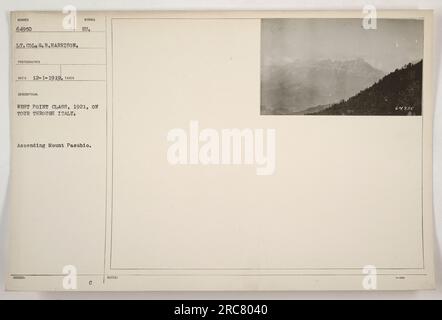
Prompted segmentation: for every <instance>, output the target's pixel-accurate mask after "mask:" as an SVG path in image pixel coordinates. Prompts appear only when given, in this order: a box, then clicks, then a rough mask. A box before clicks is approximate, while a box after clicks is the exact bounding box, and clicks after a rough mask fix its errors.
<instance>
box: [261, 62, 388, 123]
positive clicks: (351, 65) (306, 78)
mask: <svg viewBox="0 0 442 320" xmlns="http://www.w3.org/2000/svg"><path fill="white" fill-rule="evenodd" d="M384 75H385V74H384V73H383V72H382V71H380V70H377V69H375V68H373V67H372V66H371V65H370V64H368V63H367V62H365V61H364V60H362V59H356V60H348V61H332V60H320V61H291V62H288V63H284V64H280V65H268V66H263V68H262V70H261V80H262V85H261V112H262V113H263V114H295V113H299V112H300V111H303V110H306V109H308V108H311V107H316V106H319V105H328V104H330V103H335V102H337V101H340V100H342V99H347V98H350V97H351V96H353V95H355V94H356V93H358V92H359V91H361V90H362V89H365V88H367V87H368V86H370V85H372V84H373V83H375V82H376V81H377V80H379V79H380V78H382V77H383V76H384Z"/></svg>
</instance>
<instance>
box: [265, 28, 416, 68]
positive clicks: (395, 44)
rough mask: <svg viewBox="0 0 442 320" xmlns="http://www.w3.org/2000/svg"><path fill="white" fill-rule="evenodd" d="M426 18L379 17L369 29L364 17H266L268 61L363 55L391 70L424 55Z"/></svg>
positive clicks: (266, 59)
mask: <svg viewBox="0 0 442 320" xmlns="http://www.w3.org/2000/svg"><path fill="white" fill-rule="evenodd" d="M423 28H424V26H423V20H411V19H407V20H397V19H378V21H377V29H376V30H373V29H371V30H365V29H364V28H363V27H362V20H361V19H264V20H262V28H261V32H262V36H261V46H262V59H263V63H264V64H273V63H280V62H282V61H290V60H310V59H320V60H322V59H331V60H351V59H356V58H362V59H364V60H366V61H367V62H368V63H370V64H371V65H372V66H374V67H376V68H378V69H380V70H382V71H384V72H390V71H393V70H394V69H396V68H398V67H402V66H403V65H405V64H407V63H409V62H414V61H417V60H420V59H422V56H423V34H424V33H423Z"/></svg>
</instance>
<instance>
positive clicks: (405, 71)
mask: <svg viewBox="0 0 442 320" xmlns="http://www.w3.org/2000/svg"><path fill="white" fill-rule="evenodd" d="M308 114H318V115H321V114H322V115H421V114H422V60H421V61H420V62H418V63H416V64H411V63H410V64H408V65H406V66H404V67H403V68H402V69H396V70H395V71H393V72H392V73H390V74H388V75H387V76H385V77H384V78H382V79H381V80H380V81H378V82H377V83H375V84H374V85H372V86H371V87H369V88H367V89H365V90H363V91H361V92H360V93H358V94H357V95H355V96H353V97H351V98H349V99H348V100H347V101H342V102H340V103H336V104H333V105H332V106H330V107H329V108H327V109H324V110H321V111H318V112H312V113H308Z"/></svg>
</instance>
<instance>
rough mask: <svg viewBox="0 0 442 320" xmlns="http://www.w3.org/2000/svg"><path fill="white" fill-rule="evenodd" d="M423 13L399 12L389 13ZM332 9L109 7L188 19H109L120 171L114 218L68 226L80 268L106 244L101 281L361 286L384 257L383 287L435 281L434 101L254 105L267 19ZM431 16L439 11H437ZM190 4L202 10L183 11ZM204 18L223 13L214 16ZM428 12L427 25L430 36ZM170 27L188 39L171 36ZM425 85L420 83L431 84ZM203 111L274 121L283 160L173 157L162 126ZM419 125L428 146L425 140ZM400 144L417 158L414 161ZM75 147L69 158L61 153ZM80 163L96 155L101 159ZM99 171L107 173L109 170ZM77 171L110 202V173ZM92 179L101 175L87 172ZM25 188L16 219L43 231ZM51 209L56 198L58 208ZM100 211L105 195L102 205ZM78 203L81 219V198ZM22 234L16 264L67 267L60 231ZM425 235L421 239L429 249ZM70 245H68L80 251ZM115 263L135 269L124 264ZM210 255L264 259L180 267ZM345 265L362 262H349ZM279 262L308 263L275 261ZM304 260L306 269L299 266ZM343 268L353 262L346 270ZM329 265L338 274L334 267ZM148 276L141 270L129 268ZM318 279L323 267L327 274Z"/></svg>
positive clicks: (225, 118)
mask: <svg viewBox="0 0 442 320" xmlns="http://www.w3.org/2000/svg"><path fill="white" fill-rule="evenodd" d="M421 14H422V13H410V12H406V13H389V14H388V16H395V17H408V16H410V15H421ZM335 15H336V14H335V13H321V14H318V13H290V14H289V13H271V14H270V13H259V14H256V13H241V14H239V13H236V14H229V13H224V14H221V13H219V14H216V13H207V14H203V13H201V14H200V13H198V14H196V13H187V14H176V15H175V14H163V15H162V14H161V13H156V14H151V15H148V14H135V13H134V14H108V17H109V16H111V17H115V16H116V17H118V18H123V17H127V18H135V17H139V18H140V17H143V18H144V17H156V18H157V17H163V18H165V17H167V18H171V17H179V18H180V19H172V20H170V19H148V20H144V19H136V20H132V19H131V20H129V19H115V20H113V21H112V19H108V20H107V21H108V22H107V28H108V30H109V29H110V30H111V32H109V35H108V36H107V40H110V41H109V43H112V48H113V50H112V51H111V52H110V51H109V50H108V51H107V58H108V59H109V58H110V61H112V65H111V66H109V65H108V71H111V72H109V74H110V75H109V77H110V78H112V79H111V80H112V81H108V85H107V88H108V92H110V93H108V99H109V100H110V101H111V104H109V105H108V110H107V111H108V113H107V114H108V117H107V121H108V122H107V124H108V130H109V131H108V133H109V132H111V133H112V134H110V135H109V134H108V135H107V143H108V145H107V147H108V148H107V156H108V157H107V159H108V160H107V164H108V166H107V176H108V178H109V176H111V177H112V176H113V178H112V181H113V183H112V184H110V185H109V184H108V188H107V190H108V196H109V195H112V197H108V200H107V201H108V202H107V204H108V210H107V213H106V220H105V221H107V223H106V224H104V226H105V227H106V228H105V229H106V230H103V221H102V220H101V222H99V221H100V218H101V219H102V218H103V216H99V215H98V214H96V215H95V214H94V217H95V218H96V220H93V221H95V222H93V221H92V223H90V224H89V227H90V228H91V232H90V233H88V234H87V235H86V236H85V237H82V238H81V239H80V237H79V236H78V238H75V237H74V238H72V237H71V238H70V239H69V240H67V241H66V242H63V241H62V242H61V244H67V245H73V244H75V245H74V247H75V246H76V245H77V244H84V246H85V247H84V251H82V254H81V256H79V257H78V258H75V259H74V260H75V261H79V262H80V263H84V266H85V267H84V269H83V270H86V269H87V270H88V271H89V270H91V271H90V272H91V273H92V276H97V277H99V273H100V272H101V271H99V270H100V269H102V268H103V263H102V262H100V263H98V261H99V260H100V259H99V258H98V257H100V256H101V259H102V258H103V256H102V255H103V252H105V256H104V258H105V272H106V274H109V275H111V274H118V275H119V280H118V281H114V282H113V283H112V282H109V281H105V284H104V286H103V287H102V288H104V289H105V290H109V289H117V290H118V289H179V288H181V289H242V290H254V289H256V290H258V289H284V290H287V289H321V288H322V289H325V288H329V289H349V288H352V289H361V288H360V282H361V280H360V278H359V275H360V274H361V271H360V268H362V267H363V266H364V265H366V264H374V265H377V266H379V267H380V268H381V269H387V271H386V272H385V274H386V275H388V274H391V276H389V277H386V279H387V280H385V281H384V283H383V288H385V289H410V288H423V287H429V286H431V283H432V280H431V279H432V271H433V270H432V266H431V265H432V255H431V250H432V245H431V242H428V241H427V242H425V239H426V238H429V239H431V225H432V222H431V193H428V190H429V188H430V183H429V182H430V181H431V170H429V166H428V164H429V163H431V159H429V157H428V152H429V151H431V149H429V148H431V143H430V142H431V139H430V135H431V131H428V130H431V127H430V129H428V128H429V127H428V126H429V125H430V126H431V117H430V115H431V114H430V115H429V112H431V107H430V105H429V102H428V101H425V100H424V101H425V105H424V120H423V121H422V118H421V117H409V118H402V117H394V118H391V117H307V116H305V117H268V116H266V117H261V116H259V20H258V19H257V18H259V17H261V16H278V17H279V16H293V17H295V16H303V17H310V16H335ZM344 15H345V16H354V15H355V13H353V14H351V13H347V14H341V15H340V16H344ZM385 15H387V14H385ZM425 15H426V16H427V19H429V15H428V14H425ZM191 17H193V18H195V17H197V18H198V20H197V21H195V20H191V19H183V18H191ZM201 17H203V18H205V19H200V18H201ZM209 17H212V18H214V17H216V18H217V19H207V18H209ZM231 17H236V18H238V17H242V18H246V19H230V18H231ZM218 18H229V19H218ZM427 21H428V20H426V39H427V37H428V35H429V29H428V26H429V23H427ZM139 30H143V32H142V34H143V38H145V39H146V38H147V39H149V42H147V41H140V39H139V37H137V33H138V32H140V31H139ZM157 30H161V32H156V31H157ZM173 38H175V39H178V41H173V42H172V41H170V39H173ZM426 41H427V43H426V51H425V57H426V58H425V59H424V61H425V66H424V68H425V71H424V73H425V75H426V81H428V71H429V64H428V61H429V59H427V58H428V57H429V51H428V46H429V42H428V40H426ZM139 61H143V63H142V65H141V66H140V65H137V62H139ZM214 74H216V75H217V77H216V78H215V77H214ZM108 80H109V79H108ZM128 83H130V85H128ZM146 88H147V89H146ZM109 89H111V90H109ZM428 90H429V89H425V90H424V91H425V95H426V97H428V94H429V91H428ZM111 107H112V108H111ZM102 116H103V115H102ZM101 119H103V117H102V118H101ZM192 119H193V120H199V121H200V124H201V126H202V127H213V128H219V129H222V128H227V127H238V128H244V127H251V128H255V127H257V128H267V127H269V128H276V129H277V168H276V174H275V175H274V176H270V177H258V176H255V174H254V168H253V167H241V166H240V167H234V166H232V167H207V168H202V167H174V168H172V169H171V168H170V165H169V164H168V163H167V162H166V159H165V156H166V150H167V146H168V145H167V143H166V138H165V136H166V134H167V131H168V130H170V129H171V128H174V127H183V128H186V126H187V124H188V121H189V120H192ZM93 121H95V120H93ZM422 125H424V128H425V131H423V129H422ZM29 127H31V128H32V124H28V125H27V128H29ZM51 129H54V128H51ZM38 130H39V131H41V129H38ZM39 131H38V132H39ZM98 131H99V130H97V128H94V129H93V130H91V132H90V133H87V132H86V133H87V137H88V139H90V138H91V137H92V139H95V138H94V137H95V134H96V133H98ZM105 131H106V130H102V131H100V134H98V135H97V136H96V138H97V139H98V140H97V142H98V143H99V144H100V145H101V143H103V141H104V140H106V138H105V136H103V135H102V134H103V132H105ZM349 133H351V134H349ZM50 134H52V133H50ZM422 138H423V139H424V140H425V145H422ZM361 141H362V142H363V143H361ZM422 148H424V149H425V151H426V152H424V157H422V154H421V152H420V151H421V150H422ZM104 155H105V152H104V149H101V148H100V149H99V150H98V151H97V154H95V155H94V156H93V157H92V159H94V160H93V161H95V160H96V161H97V164H96V166H97V168H98V166H99V164H98V163H101V164H103V159H102V157H103V156H104ZM110 155H113V157H111V156H110ZM27 157H28V156H27ZM44 157H48V156H47V155H44ZM404 158H406V159H407V161H403V159H404ZM48 159H50V158H49V157H48ZM69 159H72V155H69ZM422 159H423V160H422ZM31 160H37V161H38V162H39V161H43V160H45V159H38V158H37V159H31ZM324 160H326V161H324ZM367 160H368V161H367ZM65 161H67V160H63V159H62V161H61V163H63V162H65ZM79 161H80V162H81V163H84V164H86V165H90V164H91V163H90V162H89V161H90V160H84V159H83V160H82V159H79ZM422 161H423V162H422ZM104 162H105V163H106V160H104ZM101 167H105V166H103V165H101ZM423 168H425V169H424V173H425V175H424V180H422V176H421V172H422V170H423ZM47 170H48V169H47ZM44 171H45V170H43V172H44ZM99 172H100V174H103V170H99ZM96 174H98V172H96ZM14 176H15V180H16V181H25V180H26V179H27V178H26V179H25V178H24V177H23V178H21V177H20V175H19V174H17V175H15V174H14ZM75 176H76V178H75V179H71V180H70V184H72V182H75V183H78V185H82V186H84V185H86V186H89V188H90V189H89V191H90V192H91V193H92V196H93V197H92V198H95V199H97V198H98V199H103V201H105V199H106V198H105V197H104V196H103V195H102V193H100V191H103V190H104V187H103V186H102V184H101V183H102V182H101V183H100V185H101V186H102V187H100V188H98V189H97V188H96V183H94V182H95V181H97V180H98V179H99V178H98V177H96V176H91V175H90V173H89V172H88V171H81V172H76V173H75ZM104 176H106V175H104ZM31 177H32V176H31ZM101 177H103V175H102V176H101ZM429 178H430V179H429ZM88 179H91V180H90V181H89V182H88ZM35 181H37V182H38V183H37V188H33V191H32V192H31V191H30V190H29V191H27V194H28V195H29V194H32V196H33V197H37V195H36V193H35V190H39V189H41V188H39V187H40V186H41V184H42V182H43V179H42V178H40V177H39V176H36V177H35ZM104 181H106V180H105V179H104ZM108 181H109V180H108ZM84 182H86V183H85V184H84ZM146 182H148V183H146ZM422 183H423V184H424V186H425V189H424V191H426V192H424V197H422V194H421V193H420V191H421V186H422ZM22 185H23V184H19V187H20V190H23V189H22ZM19 187H17V189H18V188H19ZM273 190H277V191H278V192H272V191H273ZM41 192H43V191H41ZM13 193H14V194H16V193H18V191H16V192H13ZM98 194H100V195H98ZM349 194H350V195H351V197H349ZM367 194H369V195H370V198H369V199H368V198H367ZM386 194H388V196H389V197H386ZM14 198H17V201H13V203H15V202H17V203H16V206H17V208H18V209H16V210H22V211H21V212H23V214H22V215H18V216H19V217H20V216H22V217H23V220H15V224H14V226H15V229H18V230H24V231H30V232H32V230H31V229H29V230H26V229H24V228H25V227H24V226H23V224H24V223H26V222H23V221H24V220H25V219H24V218H25V217H26V216H27V215H28V212H29V211H31V208H28V207H26V206H25V205H23V204H21V203H20V204H19V203H18V197H16V196H15V195H14V196H13V200H14ZM318 198H319V200H318ZM171 200H173V201H171ZM422 200H424V202H422ZM90 201H91V205H88V202H87V200H86V201H85V202H83V205H82V207H83V208H86V207H87V208H89V209H90V208H92V202H93V199H91V200H90ZM56 204H58V201H56ZM66 207H67V206H66V205H62V206H61V208H62V210H63V215H62V216H61V217H60V219H62V218H64V217H65V215H69V216H72V215H73V214H74V212H69V210H67V209H66ZM53 208H54V205H53V204H50V209H51V210H54V209H53ZM109 208H111V209H110V210H109ZM100 209H102V208H99V207H96V208H95V210H92V211H94V212H97V211H101V210H100ZM422 209H423V210H424V211H423V214H424V215H423V216H422ZM39 212H41V211H40V210H39V211H37V213H39ZM88 213H89V211H88V212H86V209H84V213H83V215H82V217H84V219H86V216H88V215H87V214H88ZM208 213H210V214H208ZM75 214H77V217H78V211H76V212H75ZM15 216H17V214H15ZM88 217H89V216H88ZM422 217H424V219H422ZM47 218H48V216H47V215H46V214H45V215H43V218H42V219H41V220H40V222H41V224H42V226H40V225H39V224H38V223H37V224H33V227H37V228H36V230H40V231H44V230H45V229H44V227H43V225H44V226H46V228H48V224H47V222H48V220H46V219H47ZM16 219H17V218H16ZM17 221H18V222H17ZM80 221H81V219H80ZM422 222H423V223H424V225H422ZM71 225H72V226H75V227H79V228H77V229H76V230H78V233H79V234H83V231H84V229H83V228H82V227H81V226H80V225H79V223H78V222H72V224H71ZM99 225H100V226H99ZM49 226H52V227H53V225H51V224H49ZM52 227H49V230H47V232H46V234H51V237H50V238H51V239H53V238H57V239H62V234H65V233H64V232H62V230H60V231H54V228H52ZM422 230H424V232H425V234H424V235H423V234H422ZM33 232H35V231H33ZM58 232H59V233H58ZM16 233H17V234H20V235H22V238H23V239H22V240H21V241H27V242H24V244H22V245H21V246H20V248H21V249H22V251H21V252H22V254H23V257H24V258H22V260H20V259H18V258H14V256H13V259H12V262H13V264H12V266H13V267H12V269H13V270H19V271H21V270H28V269H24V267H23V266H26V267H27V268H30V270H31V269H32V270H48V271H50V272H55V273H58V272H59V265H61V264H62V261H65V260H66V259H64V258H63V254H61V253H60V252H61V251H62V250H61V248H60V245H55V244H54V242H53V241H50V240H51V239H49V237H48V239H44V238H43V237H41V236H40V238H37V240H38V241H36V242H35V240H34V242H35V243H33V242H31V241H30V237H29V232H22V231H20V232H18V231H16ZM42 234H43V233H42ZM102 237H103V238H104V237H106V239H107V240H106V244H107V246H106V248H105V249H106V250H105V251H103V250H102V249H101V253H100V254H99V253H98V252H99V251H100V250H99V249H98V247H99V246H98V241H99V239H100V238H102ZM103 238H102V239H103ZM423 238H424V239H423ZM88 240H90V241H93V242H95V243H96V244H97V246H96V249H94V247H89V244H90V243H91V242H90V241H88ZM13 243H14V242H13ZM15 243H19V242H18V241H17V240H16V242H15ZM196 243H198V245H195V244H196ZM424 243H426V247H425V248H426V249H425V248H424V250H426V251H425V252H424V251H422V247H423V244H424ZM59 244H60V242H59ZM300 244H301V245H300ZM16 245H17V244H16ZM36 246H41V248H42V249H41V250H40V251H42V252H43V255H42V257H43V258H45V257H51V259H54V261H52V263H48V261H50V260H49V259H42V260H41V261H42V262H41V264H42V266H41V268H40V269H39V268H34V267H35V266H34V262H33V261H34V260H35V258H33V256H32V252H35V251H36V249H35V247H36ZM361 247H362V250H361ZM37 248H38V247H37ZM146 248H148V250H147V249H146ZM23 250H24V251H23ZM45 252H46V253H45ZM349 253H350V254H349ZM425 253H426V254H425ZM428 253H430V254H428ZM84 254H89V255H91V256H93V257H94V258H93V259H90V258H87V256H86V255H84ZM424 255H425V260H426V261H427V263H426V264H425V266H424ZM67 256H68V257H70V258H71V259H72V255H71V253H69V254H67ZM94 259H95V260H94ZM367 260H369V261H367ZM366 261H367V262H366ZM37 266H38V265H37ZM424 267H425V268H424ZM20 268H22V269H20ZM120 268H127V269H137V270H132V271H125V270H117V269H120ZM145 268H153V269H174V272H175V273H176V271H177V270H178V271H180V272H183V273H184V276H179V275H173V274H171V273H170V272H169V271H170V270H169V271H167V270H166V271H165V273H163V276H155V274H162V273H161V272H160V271H161V270H151V271H150V272H144V271H143V272H142V274H140V270H141V269H145ZM201 268H202V269H206V268H209V269H213V268H216V269H220V270H221V271H224V270H223V269H253V272H244V270H241V272H238V270H228V272H227V273H228V277H227V276H225V275H224V274H223V272H220V270H211V271H206V270H203V271H202V272H199V273H194V272H193V273H191V272H189V270H182V269H201ZM348 268H349V269H353V268H354V269H355V270H353V271H351V272H350V271H347V270H346V269H348ZM398 268H399V269H402V268H406V269H411V270H412V274H411V275H408V276H406V277H405V278H406V279H405V281H404V280H403V279H402V281H394V279H395V275H397V274H407V271H398V270H395V269H398ZM422 268H424V269H422ZM113 269H115V270H113ZM138 269H140V270H138ZM277 269H301V271H296V270H292V271H291V272H290V273H287V272H286V271H284V272H281V271H280V270H279V271H278V272H275V270H277ZM308 269H319V270H317V272H316V271H315V270H313V271H312V270H308ZM327 269H337V271H336V270H335V271H334V273H338V274H342V276H340V277H339V280H335V279H334V278H333V273H330V272H329V271H327ZM268 270H271V271H272V272H271V273H268ZM306 270H307V271H308V272H307V274H308V275H307V276H303V274H305V273H306ZM15 272H17V271H15ZM347 273H349V275H348V276H345V274H347ZM125 274H126V275H127V276H128V278H126V277H125ZM168 274H169V275H168ZM315 274H317V276H316V277H315V276H314V275H315ZM324 274H325V275H327V274H330V275H331V277H323V275H324ZM416 274H428V275H429V276H418V275H416ZM146 275H150V276H151V277H150V278H148V280H147V281H145V280H144V279H145V278H143V277H144V276H146ZM164 275H166V276H164ZM167 275H168V276H167ZM294 275H299V276H297V277H293V276H294ZM85 276H86V277H90V275H85ZM138 276H140V277H141V279H142V280H141V282H140V281H139V280H134V281H135V282H134V281H132V279H133V278H137V277H138ZM201 276H202V278H201ZM189 277H190V279H189ZM220 277H224V278H221V279H220ZM192 278H195V279H198V283H195V282H192ZM318 279H321V280H320V281H319V284H318V282H317V280H318ZM85 281H86V280H85ZM11 282H12V283H13V284H11V287H12V288H21V289H27V288H35V287H36V288H45V287H46V288H47V287H50V286H54V284H53V282H51V281H50V280H41V279H40V278H39V279H38V280H36V279H35V278H32V279H28V278H27V279H26V281H25V282H27V284H26V285H23V286H22V285H21V284H19V283H18V282H17V281H11ZM21 283H24V282H23V281H22V282H21ZM83 288H84V289H86V290H87V289H94V288H87V286H86V287H83ZM95 288H96V287H95Z"/></svg>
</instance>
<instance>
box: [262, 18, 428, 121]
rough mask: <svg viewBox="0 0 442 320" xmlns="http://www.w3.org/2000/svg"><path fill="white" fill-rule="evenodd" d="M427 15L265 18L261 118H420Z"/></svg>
mask: <svg viewBox="0 0 442 320" xmlns="http://www.w3.org/2000/svg"><path fill="white" fill-rule="evenodd" d="M423 30H424V26H423V20H419V19H378V20H377V21H376V25H375V28H364V26H363V20H362V19H355V18H353V19H346V18H341V19H263V20H262V22H261V115H391V116H394V115H401V116H403V115H414V116H417V115H421V114H422V65H423V34H424V31H423Z"/></svg>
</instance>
